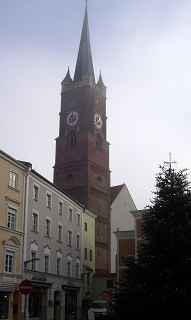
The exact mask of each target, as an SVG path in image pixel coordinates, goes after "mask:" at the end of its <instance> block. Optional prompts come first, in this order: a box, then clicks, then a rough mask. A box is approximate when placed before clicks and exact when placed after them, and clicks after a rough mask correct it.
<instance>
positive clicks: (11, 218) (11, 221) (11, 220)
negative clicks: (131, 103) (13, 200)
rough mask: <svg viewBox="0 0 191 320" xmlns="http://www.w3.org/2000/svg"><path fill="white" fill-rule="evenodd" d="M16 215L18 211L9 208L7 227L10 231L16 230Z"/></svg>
mask: <svg viewBox="0 0 191 320" xmlns="http://www.w3.org/2000/svg"><path fill="white" fill-rule="evenodd" d="M16 214H17V210H16V209H14V208H11V207H8V215H7V227H8V228H10V229H14V230H15V229H16Z"/></svg>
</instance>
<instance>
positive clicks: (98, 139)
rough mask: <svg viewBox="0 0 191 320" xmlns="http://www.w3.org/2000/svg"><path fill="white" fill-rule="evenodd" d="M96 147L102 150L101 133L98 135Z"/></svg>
mask: <svg viewBox="0 0 191 320" xmlns="http://www.w3.org/2000/svg"><path fill="white" fill-rule="evenodd" d="M96 149H97V150H99V151H101V150H102V140H101V136H100V135H99V134H97V135H96Z"/></svg>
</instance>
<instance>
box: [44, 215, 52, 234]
mask: <svg viewBox="0 0 191 320" xmlns="http://www.w3.org/2000/svg"><path fill="white" fill-rule="evenodd" d="M44 235H45V237H48V238H51V218H49V217H45V229H44Z"/></svg>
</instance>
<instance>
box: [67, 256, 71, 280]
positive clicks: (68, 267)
mask: <svg viewBox="0 0 191 320" xmlns="http://www.w3.org/2000/svg"><path fill="white" fill-rule="evenodd" d="M67 264H68V265H67V276H68V277H69V278H70V277H71V276H72V262H71V261H70V260H69V261H68V262H67Z"/></svg>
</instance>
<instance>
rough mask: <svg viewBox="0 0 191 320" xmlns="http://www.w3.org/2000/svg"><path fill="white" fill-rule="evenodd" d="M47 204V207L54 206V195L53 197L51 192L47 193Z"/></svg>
mask: <svg viewBox="0 0 191 320" xmlns="http://www.w3.org/2000/svg"><path fill="white" fill-rule="evenodd" d="M46 206H47V208H49V209H50V208H51V206H52V197H51V194H50V193H47V194H46Z"/></svg>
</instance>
